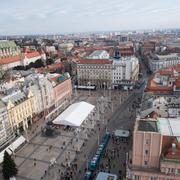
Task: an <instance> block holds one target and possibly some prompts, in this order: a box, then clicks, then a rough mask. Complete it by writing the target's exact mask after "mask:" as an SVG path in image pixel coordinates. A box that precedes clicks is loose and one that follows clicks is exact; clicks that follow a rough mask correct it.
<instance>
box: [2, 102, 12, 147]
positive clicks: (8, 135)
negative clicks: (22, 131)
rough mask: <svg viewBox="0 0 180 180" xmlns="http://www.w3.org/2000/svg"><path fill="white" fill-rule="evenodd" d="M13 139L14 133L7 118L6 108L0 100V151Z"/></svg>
mask: <svg viewBox="0 0 180 180" xmlns="http://www.w3.org/2000/svg"><path fill="white" fill-rule="evenodd" d="M13 138H14V133H13V129H12V127H11V124H10V121H9V118H8V113H7V108H6V106H5V104H4V103H3V102H2V101H1V100H0V149H1V148H3V147H4V146H5V145H6V144H7V143H9V142H10V141H11V140H12V139H13Z"/></svg>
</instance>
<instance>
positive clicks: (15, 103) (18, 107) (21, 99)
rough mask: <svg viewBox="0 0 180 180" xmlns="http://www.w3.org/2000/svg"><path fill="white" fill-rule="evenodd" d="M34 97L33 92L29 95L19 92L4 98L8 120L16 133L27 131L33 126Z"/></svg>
mask: <svg viewBox="0 0 180 180" xmlns="http://www.w3.org/2000/svg"><path fill="white" fill-rule="evenodd" d="M33 98H34V96H33V94H32V93H31V91H29V92H28V94H25V93H24V92H21V91H17V92H15V93H13V94H11V95H7V96H5V97H3V98H2V101H3V102H4V103H5V105H6V108H7V113H8V118H9V121H10V123H11V126H12V128H13V130H14V132H17V133H18V134H19V132H20V131H23V130H26V129H27V128H28V126H29V124H32V117H33V108H34V106H33V101H34V99H33Z"/></svg>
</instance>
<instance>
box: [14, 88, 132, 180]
mask: <svg viewBox="0 0 180 180" xmlns="http://www.w3.org/2000/svg"><path fill="white" fill-rule="evenodd" d="M104 94H105V97H106V98H104V99H103V100H102V98H101V99H100V97H102V95H104ZM129 96H132V92H131V93H128V92H120V91H118V90H111V91H110V90H106V91H103V90H98V91H94V92H88V91H78V92H77V94H76V95H75V94H74V96H73V98H72V101H71V102H70V103H74V102H78V101H86V102H89V103H92V104H94V105H95V106H96V112H95V113H94V115H92V117H91V119H90V120H89V121H87V122H86V124H85V125H84V128H82V129H81V132H80V133H79V134H76V133H75V131H74V130H73V129H72V130H69V131H67V130H63V129H58V130H57V134H56V136H55V137H52V138H48V137H43V136H42V135H41V130H42V128H44V126H45V121H44V119H43V118H42V119H40V120H39V121H38V122H36V123H35V124H33V125H32V127H31V129H30V130H28V131H27V133H25V137H28V139H29V143H26V144H25V145H24V146H23V147H22V148H21V149H20V150H19V151H18V152H16V154H15V157H14V158H15V162H16V164H17V166H18V169H19V172H18V176H17V179H29V180H39V179H46V180H51V179H52V180H53V179H54V180H56V179H63V178H60V177H63V176H64V175H65V174H66V173H67V172H69V173H71V170H68V169H69V167H68V166H70V165H71V167H72V164H73V168H74V174H73V177H74V178H73V179H80V178H81V177H83V173H81V174H80V175H79V174H78V173H77V172H79V169H81V170H82V169H84V168H83V167H84V166H87V162H88V160H89V159H90V158H91V157H92V155H93V153H94V152H95V151H96V148H97V145H98V141H99V140H100V139H101V137H102V135H103V134H104V132H105V127H106V129H108V128H110V126H109V127H108V125H107V124H108V120H110V119H111V117H112V114H113V113H114V112H115V114H116V110H117V108H118V107H119V105H120V104H121V103H123V102H125V101H126V99H127V97H129ZM98 99H100V101H98ZM110 99H111V101H112V103H111V102H110ZM102 104H103V105H102ZM87 137H88V139H87ZM54 159H55V160H56V163H55V164H54V165H51V164H52V160H54ZM72 173H73V172H72Z"/></svg>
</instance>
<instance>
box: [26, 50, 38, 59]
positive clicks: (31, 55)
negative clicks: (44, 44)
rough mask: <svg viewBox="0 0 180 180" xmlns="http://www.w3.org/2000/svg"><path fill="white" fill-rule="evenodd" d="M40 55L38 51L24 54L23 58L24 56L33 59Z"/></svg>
mask: <svg viewBox="0 0 180 180" xmlns="http://www.w3.org/2000/svg"><path fill="white" fill-rule="evenodd" d="M40 55H41V54H40V53H39V52H38V51H34V52H28V53H25V56H26V57H27V58H33V57H36V56H40Z"/></svg>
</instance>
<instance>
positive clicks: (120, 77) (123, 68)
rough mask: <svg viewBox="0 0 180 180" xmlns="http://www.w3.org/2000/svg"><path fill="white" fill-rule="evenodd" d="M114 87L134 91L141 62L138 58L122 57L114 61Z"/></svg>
mask: <svg viewBox="0 0 180 180" xmlns="http://www.w3.org/2000/svg"><path fill="white" fill-rule="evenodd" d="M112 74H113V87H121V86H123V87H126V89H132V88H133V86H134V84H135V82H136V81H137V80H138V75H139V60H138V59H137V58H136V57H134V56H133V57H122V58H120V59H115V60H114V61H113V73H112Z"/></svg>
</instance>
